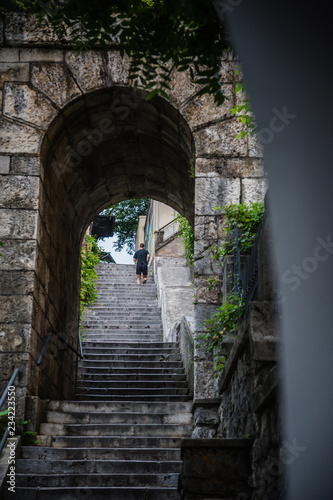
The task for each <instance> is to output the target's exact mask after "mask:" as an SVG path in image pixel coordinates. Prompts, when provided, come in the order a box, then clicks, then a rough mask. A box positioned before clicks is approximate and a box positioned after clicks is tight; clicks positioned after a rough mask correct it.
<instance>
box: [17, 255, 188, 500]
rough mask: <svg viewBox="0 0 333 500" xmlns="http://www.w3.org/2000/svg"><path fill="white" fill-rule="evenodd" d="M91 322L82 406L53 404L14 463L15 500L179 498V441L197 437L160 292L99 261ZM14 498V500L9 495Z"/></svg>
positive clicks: (87, 320) (81, 378)
mask: <svg viewBox="0 0 333 500" xmlns="http://www.w3.org/2000/svg"><path fill="white" fill-rule="evenodd" d="M98 293H99V298H98V300H97V302H96V303H95V304H94V305H93V307H91V308H90V309H89V310H88V311H87V313H86V315H85V317H84V323H83V330H84V334H85V335H86V337H85V339H84V343H83V349H84V360H82V361H80V362H79V364H78V381H77V398H76V400H75V401H50V402H49V403H48V404H47V407H46V411H45V413H44V418H43V423H42V424H41V427H40V435H39V436H38V442H39V446H36V447H31V446H23V447H22V451H21V458H20V459H18V460H17V461H16V495H17V496H16V497H17V498H20V499H21V498H22V499H34V500H35V499H38V500H51V499H52V500H55V499H57V500H59V499H60V500H67V499H68V500H70V499H82V498H84V499H89V498H91V499H92V500H93V499H94V500H95V499H96V500H98V499H112V500H118V499H119V500H120V499H121V500H132V499H142V500H173V499H178V498H179V495H178V493H177V480H178V474H179V472H180V442H181V438H183V437H189V436H190V435H191V432H192V415H191V413H190V401H189V399H190V397H189V392H188V387H187V383H186V379H185V375H184V370H183V367H182V362H181V358H180V353H179V349H178V346H177V345H176V344H174V343H167V342H163V340H162V325H161V315H160V311H159V308H158V304H157V294H156V286H155V284H154V283H153V281H152V280H151V279H150V278H148V282H147V284H145V285H144V286H143V285H137V284H136V281H135V270H134V266H125V265H116V264H100V265H99V268H98ZM10 498H14V497H13V496H11V497H10Z"/></svg>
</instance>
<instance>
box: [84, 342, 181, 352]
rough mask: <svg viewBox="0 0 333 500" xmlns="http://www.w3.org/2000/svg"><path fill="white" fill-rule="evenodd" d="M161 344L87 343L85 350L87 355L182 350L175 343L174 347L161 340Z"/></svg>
mask: <svg viewBox="0 0 333 500" xmlns="http://www.w3.org/2000/svg"><path fill="white" fill-rule="evenodd" d="M159 344H160V345H158V346H157V347H156V346H153V345H149V344H148V345H145V346H143V347H139V346H138V344H135V343H134V342H133V343H132V344H130V343H129V342H126V343H122V344H121V343H119V344H118V345H114V344H112V343H110V345H109V346H106V345H101V344H100V343H98V344H96V345H95V346H87V345H86V344H85V345H84V346H83V347H84V352H85V355H87V354H160V353H163V354H178V353H179V352H180V350H179V347H178V346H176V344H174V346H173V347H169V346H167V345H164V344H163V343H162V342H159Z"/></svg>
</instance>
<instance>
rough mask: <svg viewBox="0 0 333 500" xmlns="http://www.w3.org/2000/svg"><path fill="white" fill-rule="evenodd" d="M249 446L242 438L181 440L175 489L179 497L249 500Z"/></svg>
mask: <svg viewBox="0 0 333 500" xmlns="http://www.w3.org/2000/svg"><path fill="white" fill-rule="evenodd" d="M250 447H251V442H250V440H245V439H195V440H193V439H185V440H183V441H182V448H181V458H182V461H183V464H182V470H181V474H180V478H179V479H180V481H179V488H178V489H179V491H180V492H181V496H182V498H184V499H185V500H186V499H193V500H194V499H198V500H199V499H206V498H212V499H214V498H228V499H229V498H236V497H237V498H238V496H239V494H244V495H243V496H244V498H251V491H252V489H251V487H250V486H249V484H248V479H249V477H251V474H252V469H251V462H250ZM243 496H242V497H243Z"/></svg>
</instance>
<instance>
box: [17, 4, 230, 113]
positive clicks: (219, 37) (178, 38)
mask: <svg viewBox="0 0 333 500" xmlns="http://www.w3.org/2000/svg"><path fill="white" fill-rule="evenodd" d="M13 1H14V2H15V3H16V4H17V5H19V6H20V8H21V9H24V10H26V11H28V12H38V11H40V10H42V12H41V13H40V15H39V18H40V19H42V20H43V21H44V22H46V23H48V24H50V25H51V26H52V27H53V28H54V29H55V31H56V33H57V34H58V35H60V36H63V35H65V34H66V33H68V32H69V33H70V35H71V38H72V40H73V42H74V45H75V48H76V49H77V50H83V49H90V48H93V47H95V46H100V47H102V48H106V49H107V48H110V46H112V45H113V44H115V43H116V44H117V46H118V47H119V50H120V52H121V54H122V55H125V54H126V55H127V56H128V57H129V58H130V68H129V76H130V80H131V82H132V84H133V86H134V87H137V86H138V85H141V86H143V88H145V89H146V90H147V91H148V92H149V94H148V98H152V97H153V96H154V95H156V94H160V95H162V96H163V97H166V98H167V97H168V91H169V90H170V82H171V73H172V71H173V70H174V69H176V70H177V71H180V72H183V71H189V73H190V75H191V78H192V81H193V82H194V83H195V84H197V85H198V86H199V87H200V89H199V90H198V92H197V95H204V94H211V95H213V96H214V100H215V103H216V104H217V105H221V104H222V103H223V101H224V95H223V91H222V87H221V73H220V71H221V56H222V53H223V51H225V50H228V49H229V43H228V42H227V39H228V35H227V33H226V31H225V29H223V28H222V26H221V24H220V20H219V17H218V15H217V13H216V11H215V9H214V5H213V2H212V1H211V0H181V1H180V0H168V1H166V0H138V1H136V2H133V1H132V0H113V1H112V0H108V1H106V0H95V1H94V2H91V0H80V2H78V1H77V0H67V1H60V0H54V1H52V2H50V3H47V4H45V2H38V1H37V2H36V0H13Z"/></svg>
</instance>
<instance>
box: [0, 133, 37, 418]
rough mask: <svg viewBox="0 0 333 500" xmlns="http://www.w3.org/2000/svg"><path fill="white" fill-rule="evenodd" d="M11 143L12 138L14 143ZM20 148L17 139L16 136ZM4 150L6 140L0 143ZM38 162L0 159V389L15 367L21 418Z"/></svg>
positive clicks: (30, 158)
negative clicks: (18, 371)
mask: <svg viewBox="0 0 333 500" xmlns="http://www.w3.org/2000/svg"><path fill="white" fill-rule="evenodd" d="M12 140H13V141H14V138H13V139H12ZM16 141H17V143H16V144H17V147H19V146H18V145H19V142H20V137H19V136H17V137H16ZM0 148H1V149H2V152H5V151H6V145H5V143H4V142H2V144H1V145H0ZM38 175H39V160H38V158H37V157H34V156H23V155H22V156H20V155H15V156H11V155H8V154H1V155H0V184H1V188H0V241H1V242H2V246H1V248H0V301H1V307H0V364H1V368H2V369H1V379H0V390H1V389H3V388H4V387H5V386H6V384H7V382H8V380H9V378H10V376H11V375H12V372H13V371H14V369H15V368H19V370H20V373H19V376H18V378H17V379H16V382H15V386H16V410H17V417H18V418H21V417H22V416H23V414H24V404H25V395H26V387H27V380H28V365H29V358H30V353H29V347H30V339H31V320H32V308H33V288H34V274H35V256H36V239H37V217H38V191H39V177H38Z"/></svg>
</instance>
